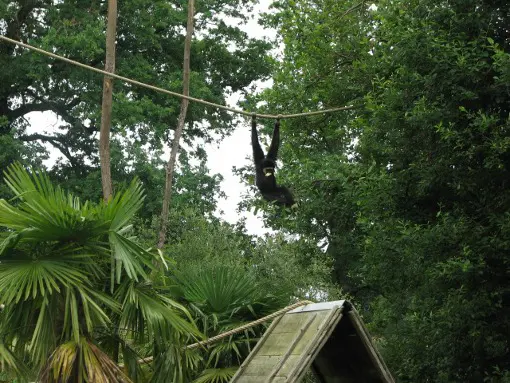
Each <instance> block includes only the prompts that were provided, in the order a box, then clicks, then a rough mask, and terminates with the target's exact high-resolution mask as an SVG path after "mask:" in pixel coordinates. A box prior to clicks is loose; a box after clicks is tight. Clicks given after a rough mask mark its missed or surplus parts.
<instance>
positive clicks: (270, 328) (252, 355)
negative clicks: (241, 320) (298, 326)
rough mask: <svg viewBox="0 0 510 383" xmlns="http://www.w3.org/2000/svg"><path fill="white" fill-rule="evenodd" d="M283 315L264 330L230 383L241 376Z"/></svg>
mask: <svg viewBox="0 0 510 383" xmlns="http://www.w3.org/2000/svg"><path fill="white" fill-rule="evenodd" d="M282 317H283V315H282V316H280V317H277V318H275V319H274V320H273V322H272V323H271V325H270V326H269V328H268V329H267V330H266V332H265V333H264V336H263V337H262V339H261V340H259V341H258V342H257V344H256V345H255V347H254V348H253V350H251V352H250V353H249V354H248V356H247V357H246V359H245V360H244V362H243V363H242V364H241V366H240V367H239V368H238V369H237V371H236V373H235V374H234V376H233V377H232V379H231V380H230V383H234V382H237V381H238V380H237V379H238V378H239V377H240V376H241V375H242V373H243V371H244V369H245V368H246V366H247V365H249V363H250V361H251V360H252V359H253V357H254V356H255V355H257V353H258V351H259V350H260V348H261V347H262V346H263V345H264V344H265V342H266V340H267V339H268V338H269V336H270V335H271V331H273V330H274V328H275V327H276V326H278V323H279V322H280V320H281V319H282Z"/></svg>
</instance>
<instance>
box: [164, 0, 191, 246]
mask: <svg viewBox="0 0 510 383" xmlns="http://www.w3.org/2000/svg"><path fill="white" fill-rule="evenodd" d="M194 12H195V0H188V23H187V27H186V40H185V41H184V65H183V72H184V74H183V81H182V82H183V85H182V87H183V89H182V93H183V94H184V95H185V96H189V76H190V69H189V66H190V51H191V38H192V36H193V29H194V22H193V17H194ZM188 104H189V101H188V100H186V99H184V98H183V99H182V101H181V111H180V112H179V119H178V120H177V128H176V129H175V134H174V139H173V142H172V151H171V152H170V158H169V159H168V163H167V166H166V181H165V194H164V197H163V207H162V209H161V225H160V229H159V240H158V249H161V248H162V247H163V246H164V244H165V241H166V230H167V225H168V211H169V207H170V200H171V198H172V181H173V175H174V169H175V162H176V160H177V153H178V152H179V142H180V140H181V136H182V131H183V129H184V121H185V120H186V112H187V111H188Z"/></svg>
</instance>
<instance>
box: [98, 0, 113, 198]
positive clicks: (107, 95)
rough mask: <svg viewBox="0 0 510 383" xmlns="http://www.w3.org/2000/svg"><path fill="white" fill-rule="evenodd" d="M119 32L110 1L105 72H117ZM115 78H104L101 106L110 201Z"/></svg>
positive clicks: (104, 175) (104, 171)
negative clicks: (116, 43) (116, 50)
mask: <svg viewBox="0 0 510 383" xmlns="http://www.w3.org/2000/svg"><path fill="white" fill-rule="evenodd" d="M116 30H117V0H108V24H107V26H106V63H105V71H107V72H110V73H113V72H115V35H116ZM112 99H113V78H111V77H109V76H104V80H103V103H102V106H101V131H100V132H99V160H100V163H101V184H102V185H103V198H104V200H105V201H108V199H109V198H110V196H111V195H112V176H111V172H110V126H111V123H112Z"/></svg>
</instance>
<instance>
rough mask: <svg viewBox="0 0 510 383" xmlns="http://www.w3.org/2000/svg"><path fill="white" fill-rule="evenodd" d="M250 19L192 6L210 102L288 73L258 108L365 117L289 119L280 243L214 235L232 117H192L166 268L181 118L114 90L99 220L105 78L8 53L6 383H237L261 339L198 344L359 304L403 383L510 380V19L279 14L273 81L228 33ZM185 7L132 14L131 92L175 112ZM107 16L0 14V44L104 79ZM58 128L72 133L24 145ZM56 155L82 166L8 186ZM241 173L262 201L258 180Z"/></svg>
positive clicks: (263, 56)
mask: <svg viewBox="0 0 510 383" xmlns="http://www.w3.org/2000/svg"><path fill="white" fill-rule="evenodd" d="M252 5H253V2H252V1H245V0H241V1H237V0H207V1H199V2H198V4H197V7H198V8H197V19H196V27H197V31H198V32H197V34H196V35H195V38H194V40H193V44H192V49H193V52H192V57H193V59H192V61H191V62H192V68H191V70H192V75H191V95H192V96H195V97H200V98H205V99H208V100H210V101H213V102H220V103H223V102H224V101H225V97H226V96H227V95H228V94H229V93H231V92H234V91H242V92H245V91H246V89H248V88H247V86H248V85H249V84H251V83H252V81H254V80H257V79H262V78H265V77H266V76H268V75H269V74H272V77H273V79H274V83H273V85H272V87H271V88H270V89H266V90H264V91H263V92H261V93H260V94H255V95H250V96H247V100H246V104H245V105H244V106H247V105H263V106H262V109H267V110H268V111H270V112H271V113H293V112H303V111H308V110H316V109H321V108H328V107H336V106H343V105H354V106H355V108H354V109H352V110H349V111H344V112H338V113H333V114H327V115H326V114H325V115H316V116H311V117H306V118H297V119H288V120H284V121H282V141H283V145H282V147H281V150H280V157H281V158H282V162H283V165H284V166H282V167H281V168H280V169H279V170H278V174H277V176H278V180H279V181H280V182H281V183H282V184H284V185H290V186H292V188H293V190H294V192H295V194H296V197H297V199H298V202H299V206H298V208H297V209H294V210H290V209H289V210H287V209H280V208H277V207H275V206H271V205H268V204H267V203H265V202H264V201H262V200H261V199H260V198H259V196H258V195H256V194H251V196H256V197H254V198H247V199H246V200H245V201H243V203H242V204H241V206H240V209H245V210H246V209H251V208H252V207H254V208H255V210H256V211H262V212H263V216H264V220H265V222H266V224H267V225H268V226H269V227H271V228H273V229H274V230H276V233H275V234H271V235H266V236H265V237H259V238H255V237H252V236H250V235H248V234H247V233H246V230H245V228H244V226H243V222H239V223H238V224H237V225H235V226H234V225H230V224H227V223H225V222H223V221H222V220H221V219H219V218H217V217H215V216H214V212H215V210H216V204H217V200H218V198H221V197H222V196H223V195H222V192H221V189H220V182H221V180H222V178H221V175H210V174H209V171H208V169H207V167H206V160H207V153H206V152H205V151H204V148H203V144H204V142H207V141H210V140H212V137H213V134H215V133H220V136H224V135H225V134H228V133H229V131H230V130H231V129H232V128H233V120H232V116H230V115H228V114H226V113H224V112H222V111H217V110H215V109H213V108H208V107H207V108H205V107H203V106H200V105H197V104H193V103H192V104H191V105H190V111H189V113H188V119H187V124H186V129H185V133H184V139H185V142H184V145H183V146H184V147H183V149H184V150H183V151H182V154H181V156H180V158H179V168H178V173H177V175H176V183H175V193H174V203H173V204H172V209H171V212H170V218H169V220H170V222H169V223H170V224H169V229H168V245H167V246H166V247H165V248H164V249H163V252H162V253H159V252H154V251H153V250H150V249H151V248H152V247H154V245H155V243H156V234H155V233H156V232H157V229H158V227H157V226H158V224H157V219H155V217H156V216H157V215H158V213H159V209H160V206H161V199H162V191H163V183H164V169H163V163H164V162H163V160H162V158H161V155H162V153H163V143H165V142H167V141H168V138H169V137H171V135H172V130H173V129H174V127H175V125H176V118H177V114H178V109H179V108H178V105H179V100H178V99H174V98H169V97H167V96H163V95H160V94H157V93H153V92H151V91H148V90H144V89H141V88H137V87H133V86H130V85H126V84H122V83H120V82H118V81H116V82H115V85H114V126H113V137H112V176H113V181H114V188H115V189H116V190H117V193H116V196H117V197H116V198H115V199H114V200H112V201H111V202H110V203H109V204H107V205H105V204H103V203H99V202H97V203H96V201H100V196H101V187H100V174H99V171H98V158H97V157H98V156H97V147H96V145H97V142H96V140H97V132H98V122H99V120H100V115H99V113H100V109H99V105H100V95H101V81H102V78H101V77H100V76H97V75H95V74H92V73H89V72H86V71H83V70H81V69H78V68H74V67H70V66H67V65H65V64H63V63H60V62H55V61H53V60H50V59H48V58H45V57H43V56H40V55H37V54H34V53H30V52H26V51H24V50H21V49H19V48H16V47H14V46H12V45H7V44H4V43H1V44H0V65H1V67H2V71H1V72H0V84H1V85H0V146H1V148H2V151H1V152H0V169H1V170H6V169H10V170H9V171H8V172H7V173H6V174H7V176H6V178H5V180H6V181H7V183H5V182H3V183H2V185H1V186H0V198H4V199H3V200H1V202H0V226H1V228H0V303H2V304H5V309H4V310H3V311H1V312H0V334H1V337H0V366H1V370H0V374H1V375H0V379H3V378H11V377H12V378H14V377H15V378H16V379H18V380H20V379H21V380H23V379H29V378H31V379H33V378H34V377H35V376H37V375H39V377H40V378H41V379H42V380H43V381H54V380H58V379H59V378H63V379H64V380H65V378H66V377H68V376H71V377H72V378H75V377H77V376H83V377H90V376H99V377H100V378H98V380H96V381H101V380H100V379H103V378H104V379H109V380H111V381H122V380H124V381H127V380H128V379H130V380H132V381H139V382H146V381H154V382H156V381H157V382H159V381H161V382H171V381H174V382H190V381H196V382H226V381H228V379H229V377H231V376H232V374H233V373H234V371H235V369H236V368H237V366H239V364H240V363H241V362H242V360H243V359H244V358H245V357H246V355H247V353H248V352H249V350H250V348H251V347H252V346H253V345H254V344H255V342H256V340H257V339H258V337H259V336H260V335H261V334H262V332H263V327H255V328H253V329H252V330H251V331H248V332H246V333H241V334H238V335H236V336H234V337H231V338H228V339H225V340H224V341H222V342H219V343H217V344H214V345H211V346H210V347H209V348H206V349H202V348H200V349H197V350H187V351H183V346H184V345H186V344H189V343H193V342H194V341H196V340H198V339H202V338H204V337H210V336H214V335H216V334H219V333H221V332H223V331H224V330H227V329H231V328H233V327H236V326H237V325H239V324H244V323H246V322H248V321H250V320H253V319H255V318H259V317H261V316H263V315H265V314H267V313H270V312H272V311H274V310H276V309H278V308H280V307H282V306H285V305H286V304H288V303H290V302H291V301H294V300H296V299H300V298H306V299H313V300H334V299H339V298H341V297H345V296H348V297H349V299H351V300H352V301H353V303H354V304H355V305H356V306H357V308H358V309H359V311H360V312H361V313H362V315H363V317H364V319H365V321H366V322H367V323H368V324H369V326H370V329H371V332H372V335H373V336H374V340H375V341H376V343H377V345H378V346H379V348H380V349H381V351H382V353H383V356H384V357H385V360H386V362H387V363H388V365H389V367H390V369H391V371H392V373H393V374H394V376H395V378H396V380H397V381H399V382H467V381H470V382H482V381H487V382H508V381H510V358H509V355H510V343H509V338H508V333H509V331H510V330H509V329H510V283H509V282H508V281H509V280H510V271H509V270H510V265H509V256H508V254H509V253H510V188H509V180H510V32H509V29H508V26H509V25H510V6H509V5H508V4H507V1H506V0H407V1H403V0H378V1H375V2H373V3H372V2H364V1H356V0H341V1H339V0H277V1H274V2H273V12H271V13H270V14H267V15H265V17H264V23H265V25H267V26H270V27H273V28H275V29H276V30H277V31H278V36H279V37H278V41H277V43H281V45H280V46H281V49H282V51H281V52H278V54H277V55H276V56H275V58H274V59H271V58H269V56H268V53H267V52H268V49H269V48H270V47H271V46H270V45H269V44H268V43H267V42H265V41H263V40H257V39H249V38H248V37H247V36H246V34H245V33H243V32H241V30H240V29H239V28H238V27H237V26H235V25H234V26H232V25H231V24H228V25H227V24H226V22H225V21H224V20H223V18H224V16H231V17H235V18H237V20H240V21H241V22H243V21H246V20H247V19H248V17H250V9H251V6H252ZM185 7H186V6H185V1H180V0H179V1H171V2H168V1H164V0H155V1H147V0H128V1H125V2H123V3H122V4H121V5H120V9H119V30H118V46H117V68H118V72H119V73H121V74H123V75H126V76H131V77H134V78H136V79H139V80H142V81H145V82H148V83H151V84H155V85H158V86H162V87H164V88H168V89H171V90H175V91H179V90H180V89H181V88H182V83H181V81H182V80H181V79H182V73H181V68H182V52H183V49H182V44H183V41H184V28H185V22H186V9H185ZM105 15H106V4H105V3H104V2H99V3H98V2H96V1H88V0H84V1H81V0H80V1H67V0H66V1H63V2H62V1H58V2H57V1H50V0H35V1H10V2H9V1H6V0H0V31H1V33H3V34H6V35H7V36H9V37H11V38H15V39H22V40H24V41H28V42H29V43H32V44H34V45H38V46H41V47H44V48H46V49H49V50H55V51H57V52H58V53H61V54H64V55H66V56H68V57H70V58H73V59H77V60H79V61H83V62H85V63H88V64H91V65H94V66H97V67H102V66H103V65H104V63H103V60H104V31H105ZM40 111H46V112H51V113H54V114H56V115H57V116H58V117H59V118H60V122H59V126H58V127H57V128H55V129H50V131H48V132H43V131H41V129H40V127H38V126H35V127H34V126H32V127H30V126H29V125H30V124H29V121H28V119H27V118H28V117H31V116H33V113H32V112H40ZM269 125H270V123H269V122H268V123H267V128H268V129H267V132H268V133H269ZM34 128H35V130H34ZM247 139H248V137H247ZM43 145H51V146H52V147H53V148H56V149H57V150H59V151H60V152H61V154H62V155H63V157H64V159H63V160H62V161H59V162H57V163H56V164H55V166H53V167H52V168H51V169H47V172H46V173H44V172H42V173H41V172H38V171H27V170H23V168H22V165H14V166H13V167H11V168H8V165H9V164H13V163H14V162H16V161H20V162H21V163H22V164H23V167H28V166H34V167H37V168H39V169H42V168H43V160H45V158H46V156H47V153H46V150H45V147H44V146H43ZM232 165H234V166H235V165H237V164H232ZM237 172H238V173H239V175H240V177H241V178H242V179H243V180H245V181H246V182H247V183H250V185H251V183H252V180H253V170H252V169H251V168H249V169H243V168H237ZM135 175H136V176H137V177H138V179H139V180H140V181H134V183H133V181H132V179H133V178H134V176H135ZM5 180H4V181H5ZM142 185H143V187H144V190H145V193H146V195H147V197H146V198H145V199H143V198H142V195H143V193H142ZM252 187H253V185H252ZM64 190H69V191H70V192H71V193H72V194H70V193H68V192H66V191H64ZM254 190H255V188H254V187H253V191H254ZM78 197H80V198H78ZM80 201H82V202H80ZM85 201H87V202H85ZM135 238H136V239H135ZM147 249H148V250H147ZM73 355H74V356H75V357H74V358H73V357H72V356H73ZM144 357H151V358H152V359H151V360H152V362H150V363H145V364H139V363H138V362H137V360H138V359H140V358H144ZM119 364H120V365H121V366H122V365H123V366H124V368H120V367H119ZM52 372H53V374H52ZM59 374H60V376H59ZM92 374H95V375H92ZM52 379H53V380H52Z"/></svg>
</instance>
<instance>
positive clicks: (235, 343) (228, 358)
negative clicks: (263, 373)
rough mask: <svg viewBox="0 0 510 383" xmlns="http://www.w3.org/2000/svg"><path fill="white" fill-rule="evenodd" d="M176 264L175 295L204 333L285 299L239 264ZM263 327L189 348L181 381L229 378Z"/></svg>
mask: <svg viewBox="0 0 510 383" xmlns="http://www.w3.org/2000/svg"><path fill="white" fill-rule="evenodd" d="M180 268H181V270H182V271H176V272H175V274H174V275H175V277H174V278H175V280H176V283H177V287H178V289H180V291H179V293H178V295H179V296H183V297H184V300H185V305H186V307H188V309H189V310H190V312H191V314H192V316H193V318H194V320H195V323H196V324H197V326H198V328H199V329H200V330H201V331H202V332H203V333H204V334H205V335H206V336H207V337H208V338H210V337H213V336H215V335H218V334H221V333H223V332H226V331H229V330H232V329H234V328H237V327H239V326H242V325H244V324H246V323H249V322H251V321H253V320H256V319H258V318H260V317H262V316H265V315H268V314H270V313H272V312H274V311H276V310H278V309H280V308H281V307H282V306H283V305H284V304H285V303H288V302H287V300H286V299H285V298H282V297H278V296H275V295H273V294H271V293H268V292H267V290H266V289H265V288H264V286H262V285H261V284H260V283H257V281H256V279H255V276H254V275H253V274H252V273H250V271H249V270H247V269H246V268H245V267H242V266H240V265H235V266H234V265H225V264H217V265H214V264H213V265H211V264H208V263H203V264H202V265H201V267H200V268H193V267H190V266H189V265H180ZM183 268H185V269H183ZM263 331H264V326H258V327H253V328H251V329H250V330H247V331H245V332H244V333H240V334H236V335H232V336H230V337H228V338H225V339H224V340H222V341H219V342H216V343H213V344H211V345H208V346H206V347H201V348H197V349H195V351H194V353H195V359H194V362H195V366H194V368H193V369H192V374H191V375H189V376H188V377H187V379H188V380H187V381H188V382H190V381H192V380H193V382H194V383H223V382H225V383H226V382H228V381H230V379H231V378H232V376H233V375H234V374H235V372H236V370H237V369H238V367H239V366H240V365H241V363H242V362H243V360H244V359H245V358H246V357H247V356H248V354H249V353H250V351H251V349H252V347H253V346H254V344H255V343H256V341H257V340H258V339H259V337H260V336H261V334H262V333H263ZM188 354H189V355H191V354H192V352H191V351H189V352H188ZM160 359H161V361H164V360H165V355H164V354H163V355H160ZM161 361H160V362H161ZM160 381H164V380H160ZM166 381H169V380H166Z"/></svg>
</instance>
